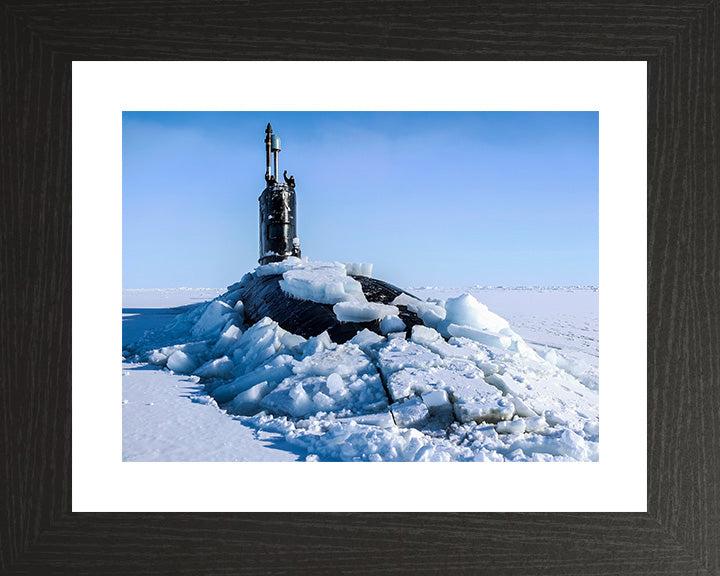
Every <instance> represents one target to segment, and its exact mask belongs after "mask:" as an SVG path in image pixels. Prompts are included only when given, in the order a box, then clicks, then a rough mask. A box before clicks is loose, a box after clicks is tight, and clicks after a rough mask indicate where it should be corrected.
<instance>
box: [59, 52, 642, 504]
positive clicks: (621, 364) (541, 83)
mask: <svg viewBox="0 0 720 576" xmlns="http://www.w3.org/2000/svg"><path fill="white" fill-rule="evenodd" d="M646 77H647V75H646V64H645V62H74V63H73V103H72V106H73V110H72V114H73V124H72V130H73V142H72V146H73V150H72V153H73V199H72V202H73V221H72V226H73V255H72V257H73V319H72V321H73V360H72V369H73V413H72V420H73V422H72V427H73V428H72V430H73V439H72V459H73V461H72V467H73V480H72V481H73V488H72V509H73V511H76V512H80V511H82V512H89V511H96V512H100V511H103V512H105V511H108V512H109V511H158V512H159V511H188V512H194V511H198V512H200V511H493V512H510V511H525V512H536V511H538V512H539V511H557V512H561V511H562V512H565V511H598V512H600V511H602V512H611V511H614V512H631V511H633V512H644V511H646V510H647V496H646V473H647V470H646V448H647V436H646V434H647V433H646V404H647V402H646V401H647V392H646V388H647V382H646V380H647V370H646V363H647V327H646V294H647V275H646V270H647V266H646V263H647V255H646V239H647V218H646V162H647V160H646V149H647V134H646V132H647V127H646V118H647V114H646ZM268 78H282V79H283V82H286V83H288V85H290V86H294V87H295V89H294V90H293V92H292V94H291V95H290V96H288V95H286V94H285V93H284V92H283V91H281V90H268V89H267V86H268V80H267V79H268ZM124 110H125V111H131V110H134V111H139V110H157V111H161V110H168V111H170V110H176V111H186V110H187V111H200V110H208V111H210V110H216V111H227V110H241V111H242V110H298V111H305V110H317V111H352V110H357V111H365V110H385V111H392V110H397V111H402V110H408V111H409V110H416V111H440V110H467V111H479V110H487V111H501V110H502V111H543V110H545V111H547V110H557V111H571V110H597V111H599V121H600V290H599V297H600V351H601V353H600V402H601V406H600V415H601V418H600V423H601V434H600V461H599V462H592V463H542V462H532V463H467V462H461V463H306V462H290V463H194V462H193V463H133V462H122V431H121V430H122V429H121V427H122V404H121V398H122V396H121V394H122V383H121V380H122V376H121V370H120V360H121V358H120V351H121V348H122V344H121V334H122V328H121V323H122V320H121V309H122V221H121V218H122V217H121V215H122V209H121V207H122V138H121V134H122V112H123V111H124ZM261 128H263V127H261ZM108 343H109V344H108ZM49 385H50V383H49Z"/></svg>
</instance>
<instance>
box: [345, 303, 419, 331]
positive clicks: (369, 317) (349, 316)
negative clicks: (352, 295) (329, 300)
mask: <svg viewBox="0 0 720 576" xmlns="http://www.w3.org/2000/svg"><path fill="white" fill-rule="evenodd" d="M333 312H335V316H337V319H338V320H340V322H372V321H373V320H379V319H380V318H383V317H385V316H395V317H397V315H398V314H399V313H400V311H399V310H398V309H397V308H396V307H395V306H389V305H387V304H379V303H377V302H357V301H349V302H338V303H337V304H335V306H333ZM398 320H400V318H398ZM400 323H401V324H402V320H400ZM404 326H405V325H404V324H403V327H404Z"/></svg>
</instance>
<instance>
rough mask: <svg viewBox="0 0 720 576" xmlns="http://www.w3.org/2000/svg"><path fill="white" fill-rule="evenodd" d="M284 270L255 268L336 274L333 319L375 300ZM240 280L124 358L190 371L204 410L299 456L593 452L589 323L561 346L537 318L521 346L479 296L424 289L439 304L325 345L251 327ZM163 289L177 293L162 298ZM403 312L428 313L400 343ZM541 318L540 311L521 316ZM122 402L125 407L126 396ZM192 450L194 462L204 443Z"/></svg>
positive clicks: (142, 337)
mask: <svg viewBox="0 0 720 576" xmlns="http://www.w3.org/2000/svg"><path fill="white" fill-rule="evenodd" d="M279 264H281V265H270V266H269V267H260V268H259V269H258V270H257V271H256V273H260V274H261V275H262V274H283V275H287V276H289V277H290V278H291V279H292V278H293V275H294V274H298V275H299V274H301V273H307V274H309V275H310V276H314V277H315V280H318V281H319V284H318V285H313V284H312V282H310V283H309V284H307V285H306V286H305V288H303V289H306V290H309V292H311V293H312V294H311V295H317V294H319V293H323V294H327V293H328V291H330V292H332V290H334V289H336V288H337V287H338V285H337V284H335V288H333V287H332V286H333V283H337V282H339V286H340V288H341V291H342V294H340V296H341V297H342V298H343V300H341V302H343V303H346V304H343V305H340V306H338V308H339V309H340V310H341V313H340V316H343V312H342V310H343V309H345V310H346V311H351V313H349V315H348V316H344V317H345V318H351V319H352V320H356V319H358V318H363V319H365V318H368V317H369V315H366V316H362V313H363V311H366V310H368V309H369V308H372V307H373V306H370V305H369V303H367V302H365V301H364V297H363V298H361V299H360V298H356V295H357V294H356V295H355V296H354V295H353V288H352V286H353V285H352V284H351V283H350V284H347V285H346V284H344V283H343V282H345V281H347V280H351V281H352V279H351V278H349V277H348V276H347V271H350V272H353V273H357V272H358V271H360V270H359V269H357V268H354V267H353V266H352V265H345V266H344V265H342V264H337V263H332V264H323V263H309V262H307V261H300V260H298V261H297V262H295V261H290V262H287V263H279ZM260 269H262V270H260ZM343 278H344V279H345V280H343ZM295 279H296V280H298V282H299V279H302V277H301V276H295ZM307 279H308V278H305V280H307ZM247 280H248V278H247V277H245V278H244V280H241V282H239V283H236V284H234V285H232V286H231V287H230V288H229V289H228V292H226V293H225V294H222V295H221V296H219V297H218V298H216V299H215V300H213V301H211V302H208V303H204V304H199V305H196V306H193V307H192V308H189V309H185V310H181V311H180V310H179V311H178V313H177V314H176V315H175V316H174V317H171V321H170V322H169V323H168V324H167V325H166V326H165V327H159V328H157V329H155V330H153V331H150V332H147V333H145V334H142V332H138V333H137V336H135V338H136V340H135V341H134V342H133V341H132V340H130V341H129V343H128V345H127V348H126V352H125V354H124V356H125V357H126V358H131V357H132V358H134V359H135V361H141V362H149V363H150V364H152V365H155V366H158V367H167V368H169V369H170V370H173V371H174V372H177V373H178V374H193V375H192V376H189V377H188V376H183V378H185V379H188V381H189V382H197V383H198V390H199V391H200V392H199V393H198V395H195V396H193V399H192V402H193V403H203V404H204V405H206V406H207V407H212V409H213V410H215V411H216V413H217V414H218V415H220V416H221V417H222V418H225V419H227V420H228V421H230V422H233V421H234V420H232V418H230V417H229V416H227V415H226V414H225V413H224V411H227V412H228V413H230V414H232V415H234V418H236V419H237V420H235V421H236V422H241V423H242V425H244V426H246V427H250V428H248V429H254V430H255V431H256V432H257V434H259V435H261V437H263V438H268V437H270V436H272V437H273V438H275V439H277V441H278V445H281V446H283V447H286V449H291V450H292V451H293V452H292V456H293V457H296V455H297V457H299V458H300V459H306V460H320V461H328V460H343V461H353V460H362V461H450V460H453V461H501V460H507V461H577V460H584V461H587V460H591V461H592V460H597V459H598V454H599V451H598V442H599V418H598V404H599V403H598V393H597V379H598V376H597V374H598V373H597V366H596V364H593V358H596V356H593V355H592V354H588V353H584V352H583V353H582V354H581V353H580V352H578V351H579V350H580V348H581V344H580V343H581V342H585V340H583V338H584V333H585V332H584V330H585V325H583V327H582V329H581V330H579V332H582V333H581V334H580V335H579V336H578V337H577V342H578V344H577V347H576V348H569V349H568V348H567V347H564V345H558V340H557V339H555V340H548V339H545V340H543V339H542V337H541V336H538V334H539V333H540V330H541V328H540V326H541V325H542V323H540V322H538V323H537V324H536V325H535V332H533V333H532V334H533V340H532V341H531V340H528V342H527V343H526V342H525V340H524V339H523V338H522V337H521V336H519V334H517V333H516V332H514V331H513V330H512V329H511V328H510V326H509V323H507V322H506V321H505V320H503V319H502V318H501V317H500V316H498V315H497V314H493V313H492V312H490V311H489V310H487V307H485V306H484V305H483V304H480V302H478V300H476V299H475V298H474V297H470V296H468V295H467V294H465V295H463V294H458V293H457V292H455V293H450V292H447V293H442V292H437V291H436V292H434V293H433V292H432V291H431V292H430V294H431V295H433V296H442V299H440V298H433V299H432V300H431V301H423V300H419V299H416V298H413V297H410V296H407V295H402V296H400V297H398V298H397V299H396V300H395V301H394V303H393V305H392V306H391V307H392V308H394V309H393V310H392V312H393V314H389V313H385V314H383V315H378V314H374V315H373V318H374V319H376V320H379V321H380V322H379V325H380V328H381V331H382V332H383V333H385V336H382V335H380V334H376V333H374V332H371V331H369V330H367V329H365V330H361V331H360V332H358V333H357V334H356V335H355V336H354V337H353V338H351V339H350V340H349V341H348V342H346V343H345V344H336V343H333V342H332V340H331V339H330V337H329V335H328V334H327V332H325V333H323V334H320V335H319V336H316V337H313V338H309V339H307V340H305V339H304V338H302V337H300V336H298V335H295V334H291V333H289V332H287V331H286V330H283V329H282V328H281V327H280V326H279V325H278V324H277V323H276V322H275V321H273V320H272V319H270V318H264V319H262V320H260V321H259V322H257V323H256V324H255V325H253V326H245V325H243V324H242V322H243V321H244V314H243V313H242V312H243V303H242V301H241V300H240V295H241V293H242V290H241V287H242V285H243V282H246V281H247ZM283 281H285V278H283ZM353 282H354V281H353ZM299 284H302V282H299ZM308 286H310V287H309V288H308ZM318 286H320V287H318ZM348 286H349V287H350V288H349V290H346V288H347V287H348ZM424 292H425V293H428V291H427V290H426V291H424ZM148 294H151V295H153V297H156V296H157V294H156V293H155V292H150V291H148ZM528 294H529V295H531V296H535V295H537V294H538V293H537V292H532V291H530V292H528ZM166 296H167V297H170V296H172V295H170V296H168V295H166V294H164V293H163V298H165V297H166ZM133 297H134V298H138V294H137V293H133ZM173 297H174V296H173ZM482 300H483V301H485V300H484V298H482ZM335 304H336V305H337V304H338V302H335ZM381 306H384V305H378V308H379V307H381ZM444 306H447V314H446V309H445V308H444ZM398 307H407V309H408V310H410V311H416V313H418V315H419V316H420V318H421V319H424V320H426V323H425V325H417V326H413V328H412V332H411V335H410V337H409V338H408V340H405V331H404V330H405V324H404V322H402V320H401V319H400V318H399V316H398V310H399V308H398ZM536 312H537V313H539V312H541V311H537V310H535V309H533V310H531V311H530V313H536ZM352 314H355V315H354V316H353V315H352ZM446 316H447V317H446ZM532 318H534V316H533V317H532ZM543 322H545V320H543ZM586 324H587V323H586ZM513 325H515V324H514V322H513ZM549 326H551V327H550V328H549V329H548V331H547V334H550V336H548V338H550V337H552V338H556V336H555V334H556V333H557V331H558V330H563V329H564V330H569V328H563V326H565V325H563V324H558V323H555V324H552V325H550V324H549ZM596 333H597V332H592V330H591V331H590V334H596ZM523 335H525V333H524V332H523ZM138 336H139V339H137V338H138ZM123 340H124V343H125V335H124V337H123ZM547 342H552V343H553V346H555V347H553V348H549V346H548V345H547V344H546V343H547ZM594 342H595V344H594V345H595V346H597V340H595V341H594ZM560 344H563V343H562V342H560ZM583 345H584V344H583ZM589 346H590V347H592V346H593V344H592V341H590V345H589ZM533 347H535V349H537V350H538V351H540V352H541V354H540V355H538V354H537V353H536V352H535V349H533ZM595 350H596V348H595ZM595 354H596V352H595ZM150 372H159V371H158V370H151V371H150ZM165 372H166V373H167V374H170V375H172V373H171V372H169V371H165ZM128 374H133V372H130V371H129V372H128ZM173 377H174V376H173ZM190 379H192V380H190ZM185 386H186V385H185V384H180V385H178V384H175V385H173V388H174V389H176V390H184V389H185ZM134 390H136V391H137V392H138V393H141V392H142V390H141V389H140V388H135V389H134ZM148 392H150V391H148ZM178 398H179V399H182V398H185V401H188V400H187V398H186V397H183V396H178ZM147 404H148V405H150V404H151V403H150V402H148V403H147ZM123 406H124V408H123V409H124V410H126V407H127V406H129V407H130V409H132V407H133V402H132V401H131V402H130V404H127V405H126V404H124V405H123ZM165 417H168V416H167V415H166V416H165ZM136 422H139V420H138V421H136ZM137 425H140V424H137ZM194 429H197V428H194ZM123 433H124V435H125V431H124V432H123ZM134 437H135V438H137V436H134ZM259 437H260V436H259ZM216 444H217V442H216ZM217 445H220V444H217ZM287 447H291V448H287ZM195 451H196V453H197V457H198V458H202V449H201V448H200V447H197V448H196V449H195ZM255 453H258V454H259V453H260V452H255ZM123 457H124V458H125V451H124V456H123Z"/></svg>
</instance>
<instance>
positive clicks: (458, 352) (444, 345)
mask: <svg viewBox="0 0 720 576" xmlns="http://www.w3.org/2000/svg"><path fill="white" fill-rule="evenodd" d="M411 340H412V341H413V342H417V343H418V344H421V345H422V346H425V347H426V348H429V349H430V350H432V351H433V352H435V353H436V354H439V355H440V356H442V357H443V358H467V359H469V360H473V361H474V362H483V363H485V362H487V361H488V360H489V358H490V356H489V354H488V350H487V349H486V348H484V347H481V346H478V344H477V343H475V342H473V341H471V340H468V339H467V338H462V339H459V338H452V339H451V340H450V342H449V343H448V342H446V341H445V340H444V339H443V337H442V336H440V334H439V333H438V332H437V330H434V329H432V328H428V327H427V326H413V329H412V336H411Z"/></svg>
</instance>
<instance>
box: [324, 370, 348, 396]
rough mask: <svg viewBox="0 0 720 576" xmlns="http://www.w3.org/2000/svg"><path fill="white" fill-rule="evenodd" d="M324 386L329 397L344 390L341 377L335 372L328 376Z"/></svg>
mask: <svg viewBox="0 0 720 576" xmlns="http://www.w3.org/2000/svg"><path fill="white" fill-rule="evenodd" d="M326 386H327V389H328V392H329V393H330V396H336V395H337V394H339V393H340V392H341V391H342V390H344V388H345V384H344V383H343V379H342V376H340V374H338V373H336V372H333V373H332V374H330V376H328V378H327V382H326Z"/></svg>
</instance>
